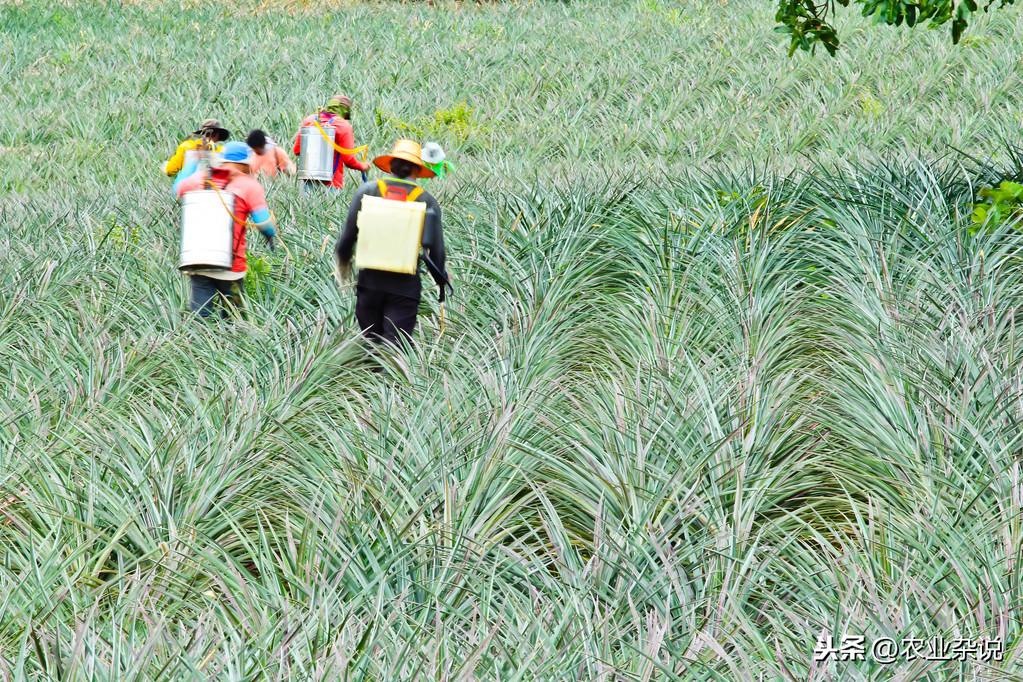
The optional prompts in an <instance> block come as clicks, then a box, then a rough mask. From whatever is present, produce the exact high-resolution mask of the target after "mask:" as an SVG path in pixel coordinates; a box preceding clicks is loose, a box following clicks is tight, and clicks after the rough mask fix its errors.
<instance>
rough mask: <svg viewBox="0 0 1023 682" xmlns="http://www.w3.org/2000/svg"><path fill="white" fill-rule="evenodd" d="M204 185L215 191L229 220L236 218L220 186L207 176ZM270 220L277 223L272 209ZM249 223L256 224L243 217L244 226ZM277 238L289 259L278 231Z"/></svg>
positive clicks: (289, 255)
mask: <svg viewBox="0 0 1023 682" xmlns="http://www.w3.org/2000/svg"><path fill="white" fill-rule="evenodd" d="M206 186H207V187H209V188H210V189H212V190H213V191H214V192H215V193H216V195H217V198H218V199H220V205H221V206H223V207H224V211H226V212H227V215H229V216H231V220H232V221H234V220H238V216H237V215H235V213H234V212H233V211H232V210H231V209H230V208H228V206H227V202H226V201H224V195H223V194H221V193H220V188H218V187H217V186H216V185H214V184H213V181H212V180H210V179H209V178H206ZM268 210H269V207H268ZM270 221H271V222H272V223H273V224H274V225H277V216H276V215H274V212H273V211H270ZM249 225H252V226H253V227H255V226H256V224H255V223H253V222H252V220H251V219H249V218H246V219H245V227H248V226H249ZM257 229H258V228H257ZM277 240H278V241H279V242H280V245H281V246H283V247H284V257H285V258H286V259H287V260H291V251H289V250H288V245H287V244H285V243H284V239H282V238H281V235H280V233H279V232H278V233H277Z"/></svg>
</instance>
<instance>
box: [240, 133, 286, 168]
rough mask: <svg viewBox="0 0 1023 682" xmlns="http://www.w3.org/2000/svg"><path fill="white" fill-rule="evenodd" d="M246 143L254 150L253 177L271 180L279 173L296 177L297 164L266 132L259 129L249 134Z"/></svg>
mask: <svg viewBox="0 0 1023 682" xmlns="http://www.w3.org/2000/svg"><path fill="white" fill-rule="evenodd" d="M245 143H246V144H247V145H249V147H251V148H252V164H251V169H252V175H254V176H259V175H266V176H268V177H271V178H272V177H273V176H275V175H277V174H278V173H284V174H285V175H294V173H295V164H294V162H293V161H292V160H291V159H290V158H289V157H288V153H287V152H286V151H284V150H283V149H281V148H280V147H279V146H278V145H277V143H276V142H274V141H273V140H271V139H270V138H269V137H267V134H266V133H265V132H264V131H262V130H258V129H257V130H253V131H251V132H249V136H248V137H247V138H245Z"/></svg>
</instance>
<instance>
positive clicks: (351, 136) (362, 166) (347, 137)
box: [334, 125, 369, 171]
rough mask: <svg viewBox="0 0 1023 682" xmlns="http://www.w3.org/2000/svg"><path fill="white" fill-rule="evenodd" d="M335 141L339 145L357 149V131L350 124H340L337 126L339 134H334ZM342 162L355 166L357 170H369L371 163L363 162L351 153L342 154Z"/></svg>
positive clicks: (351, 166) (350, 166)
mask: <svg viewBox="0 0 1023 682" xmlns="http://www.w3.org/2000/svg"><path fill="white" fill-rule="evenodd" d="M334 141H335V143H336V144H337V146H338V147H343V148H345V149H355V133H354V132H353V131H352V127H351V126H349V125H340V126H338V128H337V134H336V135H335V136H334ZM340 156H341V163H343V164H344V165H346V166H348V167H349V168H354V169H355V170H357V171H367V170H369V164H368V163H363V162H362V161H359V160H358V159H357V158H355V157H354V156H353V155H351V154H341V155H340Z"/></svg>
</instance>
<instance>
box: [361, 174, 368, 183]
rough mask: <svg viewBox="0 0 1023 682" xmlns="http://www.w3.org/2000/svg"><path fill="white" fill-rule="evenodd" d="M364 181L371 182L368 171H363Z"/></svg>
mask: <svg viewBox="0 0 1023 682" xmlns="http://www.w3.org/2000/svg"><path fill="white" fill-rule="evenodd" d="M362 181H363V182H369V173H367V172H366V171H362Z"/></svg>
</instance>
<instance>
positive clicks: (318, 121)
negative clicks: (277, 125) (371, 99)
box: [292, 95, 369, 190]
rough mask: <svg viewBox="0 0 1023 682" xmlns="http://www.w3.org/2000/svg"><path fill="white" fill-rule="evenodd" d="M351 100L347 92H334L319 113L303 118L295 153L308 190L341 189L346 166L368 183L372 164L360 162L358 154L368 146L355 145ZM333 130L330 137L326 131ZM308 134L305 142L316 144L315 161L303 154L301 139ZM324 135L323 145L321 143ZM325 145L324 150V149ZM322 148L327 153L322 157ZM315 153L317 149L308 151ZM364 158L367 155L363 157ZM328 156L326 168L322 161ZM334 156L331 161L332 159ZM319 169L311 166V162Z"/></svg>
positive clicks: (297, 136)
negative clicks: (341, 93)
mask: <svg viewBox="0 0 1023 682" xmlns="http://www.w3.org/2000/svg"><path fill="white" fill-rule="evenodd" d="M351 116H352V100H351V99H350V98H348V97H346V96H345V95H334V96H333V97H331V98H330V99H329V100H328V101H327V106H326V107H324V108H323V110H321V111H320V112H318V113H316V114H312V115H310V116H306V117H305V118H304V119H302V123H301V125H300V126H299V130H298V134H297V135H296V136H295V144H294V146H293V147H292V152H294V154H295V156H297V157H298V159H299V164H298V177H299V179H300V180H301V181H302V188H303V189H306V190H307V189H309V188H312V187H316V186H322V187H329V188H331V189H335V190H338V189H341V188H342V187H344V185H345V167H346V166H347V167H348V168H352V169H354V170H357V171H361V172H362V179H363V181H364V182H365V180H366V178H367V176H366V171H367V170H369V164H368V163H366V162H365V161H359V160H358V159H357V158H355V154H358V153H360V152H362V153H363V154H365V151H366V146H365V145H363V146H362V147H356V146H355V132H354V130H353V129H352V123H351ZM331 128H332V129H333V130H334V134H333V137H331V136H330V135H329V134H328V132H327V130H329V129H331ZM304 135H307V136H308V141H307V142H306V144H309V145H313V144H315V145H316V146H317V148H318V149H317V150H315V151H316V156H317V158H316V160H315V162H314V161H309V160H307V159H304V158H303V157H302V138H303V136H304ZM321 138H322V141H323V143H324V144H323V145H321V141H320V140H321ZM324 147H325V149H324ZM321 149H323V151H324V152H325V153H326V156H325V157H321V156H320V153H321V151H320V150H321ZM309 151H310V153H312V152H313V151H314V150H309ZM363 158H365V157H363ZM324 159H326V167H321V166H322V165H323V164H321V163H319V162H321V161H324ZM331 159H332V160H331ZM314 163H315V164H316V166H317V167H316V168H311V167H310V166H311V165H312V164H314Z"/></svg>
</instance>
